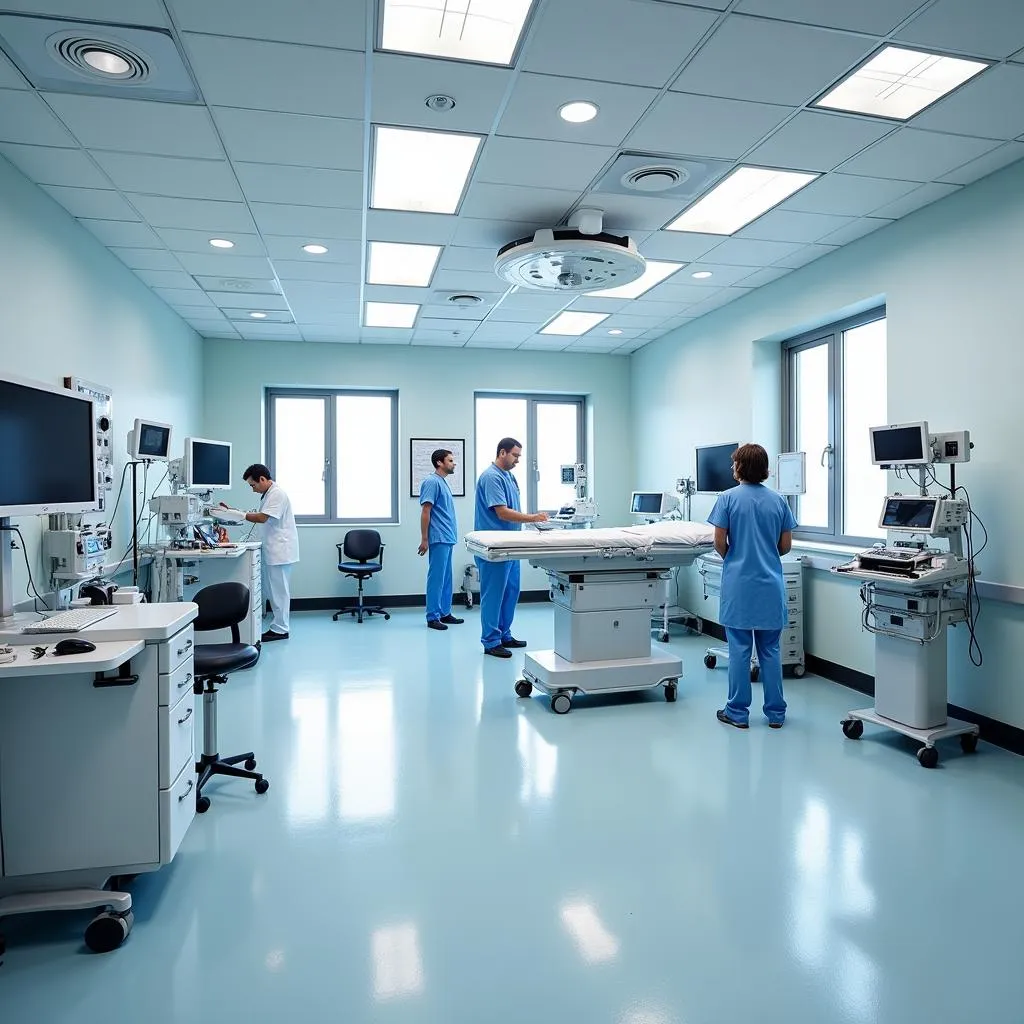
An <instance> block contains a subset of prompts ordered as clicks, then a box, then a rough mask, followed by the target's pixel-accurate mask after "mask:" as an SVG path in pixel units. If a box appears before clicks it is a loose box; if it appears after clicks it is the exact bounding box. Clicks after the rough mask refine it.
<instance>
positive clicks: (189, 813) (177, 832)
mask: <svg viewBox="0 0 1024 1024" xmlns="http://www.w3.org/2000/svg"><path fill="white" fill-rule="evenodd" d="M195 816H196V769H195V765H193V764H191V763H190V764H187V765H185V767H184V768H182V769H181V773H180V774H179V775H178V777H177V778H176V779H175V780H174V782H173V783H172V784H171V786H169V787H168V788H167V789H161V790H160V863H161V864H169V863H170V862H171V859H172V858H173V857H174V855H175V854H176V853H177V852H178V847H179V846H181V841H182V839H184V838H185V833H186V832H187V831H188V827H189V825H191V824H192V819H193V818H194V817H195Z"/></svg>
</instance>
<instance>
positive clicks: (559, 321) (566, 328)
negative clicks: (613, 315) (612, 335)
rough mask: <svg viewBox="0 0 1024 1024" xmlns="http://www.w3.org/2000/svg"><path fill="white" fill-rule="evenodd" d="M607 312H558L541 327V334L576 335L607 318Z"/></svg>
mask: <svg viewBox="0 0 1024 1024" xmlns="http://www.w3.org/2000/svg"><path fill="white" fill-rule="evenodd" d="M608 316H609V314H608V313H575V312H572V311H568V312H565V313H559V314H558V316H556V317H555V319H554V320H552V321H551V323H549V324H548V325H547V327H544V328H542V329H541V332H540V333H541V334H565V335H574V336H578V335H580V334H586V333H587V331H589V330H591V329H592V328H594V327H596V326H597V325H598V324H599V323H602V322H603V321H605V320H607V319H608Z"/></svg>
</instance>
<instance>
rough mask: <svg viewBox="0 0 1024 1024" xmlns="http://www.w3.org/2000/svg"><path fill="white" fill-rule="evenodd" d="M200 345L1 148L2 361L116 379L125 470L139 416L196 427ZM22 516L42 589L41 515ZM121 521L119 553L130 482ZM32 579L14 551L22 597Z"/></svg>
mask: <svg viewBox="0 0 1024 1024" xmlns="http://www.w3.org/2000/svg"><path fill="white" fill-rule="evenodd" d="M201 347H202V342H201V340H200V338H199V337H198V335H197V334H196V333H195V332H194V331H193V330H192V329H191V328H190V327H189V326H188V325H186V324H185V323H184V321H182V320H181V318H180V317H178V315H177V314H176V313H173V312H171V310H170V309H169V308H168V307H167V306H166V305H165V304H164V303H163V302H162V301H161V300H160V299H158V298H157V297H156V296H155V295H154V294H153V293H152V292H151V291H150V290H149V289H148V288H147V287H146V286H145V285H144V284H143V283H142V282H141V281H140V280H139V279H138V278H137V277H136V276H135V275H134V274H133V273H132V272H131V271H130V270H128V269H127V268H126V267H125V266H124V265H123V264H122V263H121V262H120V261H119V260H118V259H117V258H116V257H115V256H114V255H113V254H112V253H110V252H108V251H107V249H106V248H105V247H104V246H103V245H101V244H100V243H99V242H98V241H97V240H96V239H95V238H93V236H92V235H91V234H89V232H87V231H86V230H85V229H84V228H83V227H81V226H80V225H79V224H78V223H77V222H76V221H75V220H74V219H73V218H72V217H71V216H70V215H69V214H68V213H67V212H66V211H65V210H64V209H63V208H62V207H60V206H58V205H57V203H55V202H54V201H53V200H52V199H51V198H50V197H49V196H48V195H47V194H46V193H45V192H43V191H42V189H40V188H37V187H36V186H35V185H33V184H32V183H31V182H30V181H29V180H28V179H27V178H25V177H24V176H23V175H22V174H21V173H20V172H19V171H17V170H15V169H14V168H13V167H12V166H11V165H10V164H9V163H8V162H7V161H6V160H4V159H3V158H2V157H0V366H2V368H3V372H5V373H13V374H16V375H18V376H21V377H29V378H32V379H35V380H41V381H46V382H48V383H51V384H60V383H61V381H62V380H63V378H64V377H65V376H66V375H68V376H71V375H73V376H79V377H84V378H86V379H87V380H90V381H93V382H95V383H98V384H103V385H106V386H108V387H110V389H111V391H112V394H113V421H114V431H113V433H114V444H115V463H116V465H115V469H116V472H117V475H118V477H120V472H121V467H122V466H123V465H124V461H125V454H126V441H125V439H126V436H127V433H128V430H129V428H130V425H131V421H132V420H134V418H135V417H136V416H148V417H150V418H153V419H158V420H162V421H165V422H168V423H173V424H174V425H175V428H176V430H177V431H178V437H179V438H180V437H182V436H184V434H185V433H187V432H189V431H193V432H195V431H196V429H197V428H198V425H199V422H200V421H199V416H200V409H201V404H202V403H201V395H200V389H201V387H202V377H201V375H200V372H199V359H200V355H201ZM179 443H180V442H179ZM154 482H155V481H154ZM115 493H116V491H115ZM92 518H93V519H99V518H102V517H100V516H93V517H92ZM17 525H19V526H20V527H21V528H22V531H23V533H24V535H25V537H26V540H27V542H28V546H29V557H30V559H31V562H32V566H33V572H34V573H36V574H37V579H36V582H37V585H38V586H39V587H40V590H42V589H43V587H42V582H41V581H40V578H39V574H40V573H41V572H42V567H41V565H40V562H39V519H38V518H37V517H29V516H23V517H20V519H19V520H18V521H17ZM114 530H115V533H114V542H115V550H116V556H115V557H119V556H120V554H121V552H122V551H123V550H124V547H125V545H126V544H127V543H128V542H129V541H130V539H131V500H130V496H129V495H128V494H127V489H126V496H125V499H124V500H123V501H122V503H121V507H120V509H119V510H118V516H117V521H116V523H115V524H114ZM43 578H44V579H45V576H44V577H43ZM26 582H27V581H26V579H25V569H24V564H23V562H22V560H21V559H20V557H18V556H17V555H16V556H15V563H14V586H15V599H16V600H18V599H19V598H21V597H23V596H24V593H25V585H26Z"/></svg>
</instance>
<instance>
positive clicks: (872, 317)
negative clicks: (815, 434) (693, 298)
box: [782, 304, 888, 546]
mask: <svg viewBox="0 0 1024 1024" xmlns="http://www.w3.org/2000/svg"><path fill="white" fill-rule="evenodd" d="M887 318H888V317H887V313H886V307H885V305H884V304H883V305H881V306H873V307H872V308H871V309H869V310H865V311H864V312H862V313H857V314H856V315H854V316H849V317H845V318H844V319H842V320H837V321H834V322H833V323H830V324H825V325H824V326H822V327H817V328H815V329H814V330H811V331H806V332H804V333H803V334H799V335H797V336H796V337H793V338H788V339H787V340H786V341H784V342H782V410H783V425H782V450H783V451H794V450H795V445H796V441H795V438H796V435H797V424H796V414H797V406H796V402H795V400H794V399H795V396H796V381H795V376H796V358H797V355H798V354H799V353H800V352H805V351H807V350H809V349H812V348H817V347H819V346H821V345H826V346H828V421H829V432H828V447H826V448H825V449H823V450H822V451H821V452H807V459H808V461H809V460H811V459H815V458H817V459H820V458H823V457H824V455H825V453H826V452H829V448H830V449H831V452H830V453H829V482H828V526H800V527H798V529H796V530H794V531H793V538H794V539H795V540H803V541H822V542H825V543H829V544H845V545H851V546H864V545H871V544H875V543H877V542H878V538H877V537H862V536H859V535H857V534H848V533H845V532H843V529H842V526H843V524H842V523H841V522H840V520H841V516H842V510H843V508H844V504H845V494H844V490H843V481H844V479H845V473H844V471H843V469H844V466H843V463H844V459H845V457H846V438H845V436H844V427H843V419H844V417H843V403H844V398H845V394H844V380H843V352H844V344H845V333H846V332H847V331H850V330H853V329H854V328H857V327H863V326H864V325H865V324H870V323H874V322H875V321H877V320H886V319H887ZM887 350H888V346H887ZM787 501H788V502H789V505H790V508H791V509H792V510H793V514H794V515H796V512H797V507H798V505H797V496H796V495H791V496H789V497H788V498H787Z"/></svg>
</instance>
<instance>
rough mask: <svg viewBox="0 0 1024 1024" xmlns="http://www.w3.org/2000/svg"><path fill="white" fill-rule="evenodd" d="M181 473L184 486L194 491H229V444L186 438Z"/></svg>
mask: <svg viewBox="0 0 1024 1024" xmlns="http://www.w3.org/2000/svg"><path fill="white" fill-rule="evenodd" d="M182 472H183V475H184V477H185V486H186V487H188V488H191V489H192V490H194V491H226V490H228V489H230V487H231V483H232V481H231V442H230V441H210V440H208V439H207V438H204V437H186V438H185V455H184V458H183V460H182Z"/></svg>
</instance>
